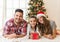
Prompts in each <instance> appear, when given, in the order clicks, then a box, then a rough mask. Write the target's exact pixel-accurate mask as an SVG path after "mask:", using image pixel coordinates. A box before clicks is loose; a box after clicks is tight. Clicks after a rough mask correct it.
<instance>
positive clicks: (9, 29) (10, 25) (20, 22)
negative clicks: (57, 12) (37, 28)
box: [3, 9, 27, 38]
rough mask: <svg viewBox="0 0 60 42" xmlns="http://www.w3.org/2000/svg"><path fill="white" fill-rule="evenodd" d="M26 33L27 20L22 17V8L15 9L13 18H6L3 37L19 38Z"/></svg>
mask: <svg viewBox="0 0 60 42" xmlns="http://www.w3.org/2000/svg"><path fill="white" fill-rule="evenodd" d="M26 34H27V22H26V21H25V20H24V19H23V10H21V9H16V10H15V14H14V18H12V19H10V20H8V21H7V22H6V24H5V26H4V30H3V36H4V37H5V38H21V37H24V36H25V35H26Z"/></svg>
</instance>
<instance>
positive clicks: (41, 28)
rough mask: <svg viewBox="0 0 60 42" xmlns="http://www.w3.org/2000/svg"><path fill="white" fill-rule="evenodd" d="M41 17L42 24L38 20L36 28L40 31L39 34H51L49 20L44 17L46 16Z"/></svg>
mask: <svg viewBox="0 0 60 42" xmlns="http://www.w3.org/2000/svg"><path fill="white" fill-rule="evenodd" d="M42 17H43V22H44V23H43V24H41V23H39V22H38V28H39V31H41V34H42V35H43V34H44V33H45V34H52V28H51V26H50V21H49V20H47V19H46V17H44V16H42Z"/></svg>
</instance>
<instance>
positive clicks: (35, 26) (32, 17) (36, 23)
mask: <svg viewBox="0 0 60 42" xmlns="http://www.w3.org/2000/svg"><path fill="white" fill-rule="evenodd" d="M30 18H35V20H36V22H37V18H36V17H35V16H31V17H30ZM36 27H37V23H36V25H35V31H36Z"/></svg>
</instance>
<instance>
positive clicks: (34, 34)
mask: <svg viewBox="0 0 60 42" xmlns="http://www.w3.org/2000/svg"><path fill="white" fill-rule="evenodd" d="M31 34H32V39H39V34H38V33H31Z"/></svg>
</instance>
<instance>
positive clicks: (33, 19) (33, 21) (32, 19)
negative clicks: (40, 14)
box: [30, 18, 37, 27]
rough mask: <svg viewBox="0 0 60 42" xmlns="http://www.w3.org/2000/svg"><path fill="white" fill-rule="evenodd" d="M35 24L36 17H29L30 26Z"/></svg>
mask: <svg viewBox="0 0 60 42" xmlns="http://www.w3.org/2000/svg"><path fill="white" fill-rule="evenodd" d="M36 24H37V21H36V19H35V18H30V25H31V26H32V27H35V26H36Z"/></svg>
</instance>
